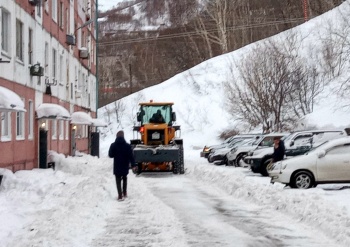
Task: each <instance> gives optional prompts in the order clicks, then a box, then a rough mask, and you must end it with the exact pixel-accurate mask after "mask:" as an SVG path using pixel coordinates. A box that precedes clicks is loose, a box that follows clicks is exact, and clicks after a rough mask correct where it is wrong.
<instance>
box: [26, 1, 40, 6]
mask: <svg viewBox="0 0 350 247" xmlns="http://www.w3.org/2000/svg"><path fill="white" fill-rule="evenodd" d="M28 2H29V3H30V5H33V6H36V5H39V4H40V0H28Z"/></svg>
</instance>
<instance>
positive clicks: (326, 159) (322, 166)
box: [267, 136, 350, 189]
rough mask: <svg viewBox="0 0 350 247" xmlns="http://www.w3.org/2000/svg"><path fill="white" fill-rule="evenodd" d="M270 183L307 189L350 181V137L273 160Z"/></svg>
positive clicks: (269, 171) (270, 167)
mask: <svg viewBox="0 0 350 247" xmlns="http://www.w3.org/2000/svg"><path fill="white" fill-rule="evenodd" d="M267 171H268V174H269V176H270V177H271V183H275V182H279V183H283V184H286V185H289V186H290V187H291V188H299V189H308V188H311V187H315V186H317V184H322V183H350V137H349V136H347V137H343V138H338V139H334V140H330V141H326V142H325V143H323V144H321V145H320V146H318V147H317V148H315V149H312V150H311V151H309V152H308V153H306V154H304V155H301V156H297V157H293V158H290V159H286V160H282V161H279V162H276V163H273V164H271V166H269V167H268V169H267Z"/></svg>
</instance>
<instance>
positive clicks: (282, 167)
mask: <svg viewBox="0 0 350 247" xmlns="http://www.w3.org/2000/svg"><path fill="white" fill-rule="evenodd" d="M280 163H281V164H280V166H281V169H282V170H284V169H286V168H287V163H286V162H280Z"/></svg>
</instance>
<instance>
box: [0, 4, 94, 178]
mask: <svg viewBox="0 0 350 247" xmlns="http://www.w3.org/2000/svg"><path fill="white" fill-rule="evenodd" d="M96 18H97V0H96V1H95V0H50V1H48V0H0V21H1V22H0V23H1V25H0V37H1V38H0V94H1V88H3V90H2V91H3V93H6V92H7V91H6V90H11V92H13V93H14V94H15V95H18V97H19V98H20V99H21V100H22V102H23V108H24V109H17V107H11V105H12V106H14V105H15V104H13V103H11V98H9V99H8V100H7V101H9V102H7V103H8V104H7V105H10V107H6V106H1V99H0V114H1V122H0V127H1V135H0V153H1V155H0V168H8V169H11V170H12V171H13V172H15V171H18V170H22V169H33V168H38V167H45V165H46V164H43V162H44V163H46V157H43V156H45V155H46V154H47V151H49V150H52V151H55V152H58V153H62V154H65V155H75V151H80V152H84V153H89V152H90V151H91V150H90V146H91V133H92V132H93V131H94V129H96V127H95V126H96V125H94V121H93V120H94V118H95V117H96V111H97V97H98V95H97V75H96V40H97V32H96V30H95V27H96V26H95V24H96ZM4 88H5V89H4ZM4 98H5V97H4ZM12 98H14V97H12ZM3 101H4V102H5V103H3V104H6V101H5V100H3ZM76 112H79V113H81V114H80V115H79V117H80V118H78V119H76V118H74V116H75V115H76V114H74V113H76ZM81 116H86V119H85V120H82V119H81ZM45 149H46V151H45Z"/></svg>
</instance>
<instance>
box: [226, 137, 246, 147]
mask: <svg viewBox="0 0 350 247" xmlns="http://www.w3.org/2000/svg"><path fill="white" fill-rule="evenodd" d="M242 142H243V139H236V140H234V141H232V142H231V143H230V144H229V145H228V147H229V148H233V147H235V146H237V145H238V144H240V143H242Z"/></svg>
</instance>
